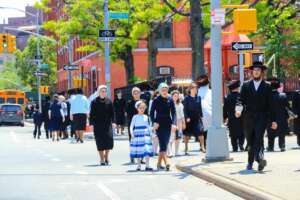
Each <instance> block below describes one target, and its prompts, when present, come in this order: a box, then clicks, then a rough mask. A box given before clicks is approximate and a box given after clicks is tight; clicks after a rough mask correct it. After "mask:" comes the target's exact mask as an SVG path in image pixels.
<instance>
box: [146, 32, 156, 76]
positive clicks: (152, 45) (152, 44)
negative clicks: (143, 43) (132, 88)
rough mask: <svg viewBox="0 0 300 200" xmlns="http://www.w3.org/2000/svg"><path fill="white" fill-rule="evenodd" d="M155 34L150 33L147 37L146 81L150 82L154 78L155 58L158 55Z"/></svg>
mask: <svg viewBox="0 0 300 200" xmlns="http://www.w3.org/2000/svg"><path fill="white" fill-rule="evenodd" d="M156 34H157V32H156V31H151V32H150V34H149V35H148V44H147V48H148V80H152V79H154V78H155V76H156V57H157V54H158V48H157V45H156Z"/></svg>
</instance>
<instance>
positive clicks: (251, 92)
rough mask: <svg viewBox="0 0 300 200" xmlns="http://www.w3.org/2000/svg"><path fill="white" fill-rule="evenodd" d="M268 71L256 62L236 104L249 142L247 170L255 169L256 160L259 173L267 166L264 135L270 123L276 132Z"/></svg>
mask: <svg viewBox="0 0 300 200" xmlns="http://www.w3.org/2000/svg"><path fill="white" fill-rule="evenodd" d="M266 69H267V67H266V66H265V65H263V63H261V62H254V63H253V65H252V66H251V67H250V70H252V80H250V81H247V82H245V83H244V85H243V86H242V89H241V96H240V99H239V100H238V102H237V104H236V113H235V115H236V117H237V118H239V117H241V115H242V112H243V120H244V121H243V122H244V123H243V125H244V132H245V136H246V139H247V142H248V165H247V170H252V169H253V162H254V160H255V161H257V162H258V171H259V172H261V171H263V169H264V168H265V166H266V165H267V161H266V160H265V159H264V133H265V130H266V128H267V125H268V122H271V128H272V129H274V130H276V129H277V123H276V122H275V121H276V120H275V112H274V106H273V100H272V89H271V86H270V85H269V84H268V83H266V82H265V81H264V80H263V76H264V71H265V70H266Z"/></svg>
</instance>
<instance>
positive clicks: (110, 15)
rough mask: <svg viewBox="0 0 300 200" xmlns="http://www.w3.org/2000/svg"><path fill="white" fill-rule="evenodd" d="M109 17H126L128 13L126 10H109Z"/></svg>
mask: <svg viewBox="0 0 300 200" xmlns="http://www.w3.org/2000/svg"><path fill="white" fill-rule="evenodd" d="M109 18H110V19H128V18H129V14H128V13H126V12H110V13H109Z"/></svg>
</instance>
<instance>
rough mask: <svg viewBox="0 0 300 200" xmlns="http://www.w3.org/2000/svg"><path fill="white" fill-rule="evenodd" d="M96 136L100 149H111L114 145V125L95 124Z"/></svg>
mask: <svg viewBox="0 0 300 200" xmlns="http://www.w3.org/2000/svg"><path fill="white" fill-rule="evenodd" d="M94 136H95V141H96V146H97V150H98V151H104V150H111V149H113V147H114V138H113V132H112V127H111V126H110V127H109V128H107V127H101V126H100V127H99V126H97V125H96V126H94Z"/></svg>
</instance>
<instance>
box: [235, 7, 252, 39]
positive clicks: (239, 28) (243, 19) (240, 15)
mask: <svg viewBox="0 0 300 200" xmlns="http://www.w3.org/2000/svg"><path fill="white" fill-rule="evenodd" d="M233 26H234V32H235V33H237V34H248V33H253V32H256V30H257V14H256V9H235V10H234V11H233Z"/></svg>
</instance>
